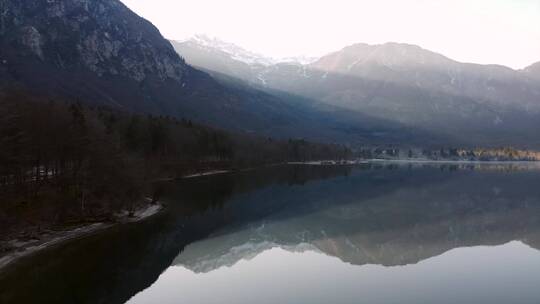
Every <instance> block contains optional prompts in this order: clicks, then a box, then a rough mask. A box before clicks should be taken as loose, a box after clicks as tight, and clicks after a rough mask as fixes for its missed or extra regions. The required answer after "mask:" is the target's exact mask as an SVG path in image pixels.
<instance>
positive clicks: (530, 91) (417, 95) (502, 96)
mask: <svg viewBox="0 0 540 304" xmlns="http://www.w3.org/2000/svg"><path fill="white" fill-rule="evenodd" d="M174 47H175V49H176V50H177V51H178V52H179V54H181V55H185V58H186V60H187V61H188V62H189V63H191V64H194V65H195V66H197V67H201V68H204V69H206V70H212V71H217V72H220V73H225V74H229V75H231V76H234V77H236V78H239V79H242V80H244V81H246V82H247V83H249V84H250V85H252V86H254V87H256V88H259V89H263V90H267V91H269V92H270V91H276V90H277V91H281V92H286V93H289V94H293V95H297V96H302V97H305V98H308V99H312V100H315V101H316V102H320V103H324V104H329V105H331V106H337V107H340V108H344V109H348V110H352V111H355V112H357V113H363V114H368V115H370V116H372V117H375V118H379V119H384V120H387V121H392V122H397V123H400V124H403V125H405V126H410V127H414V128H419V129H422V130H424V131H429V132H435V133H436V132H439V133H441V134H442V135H443V136H446V137H456V138H458V140H457V142H458V143H461V144H466V145H486V146H500V145H517V146H520V147H524V148H527V147H540V138H539V136H538V135H537V134H536V133H535V132H533V130H534V129H537V128H539V127H540V123H539V121H540V102H539V101H540V86H539V85H538V83H537V82H536V81H535V80H534V79H532V78H531V77H528V76H527V75H525V73H523V72H522V71H516V70H513V69H511V68H508V67H504V66H499V65H479V64H469V63H460V62H458V61H455V60H452V59H450V58H447V57H445V56H443V55H440V54H438V53H435V52H431V51H429V50H425V49H423V48H421V47H419V46H415V45H410V44H400V43H387V44H382V45H375V46H373V45H368V44H354V45H351V46H348V47H345V48H344V49H342V50H340V51H337V52H334V53H331V54H329V55H326V56H323V57H321V58H320V59H319V60H317V61H315V62H313V63H311V64H308V65H300V64H287V63H278V64H275V65H272V66H257V65H248V64H245V63H240V62H238V61H235V60H233V59H231V58H230V57H229V58H225V59H222V58H219V59H218V57H215V56H213V55H212V54H213V53H212V52H209V53H206V54H205V55H204V56H203V55H200V54H197V53H195V52H192V51H191V50H190V48H189V46H186V45H182V44H175V45H174ZM216 52H219V50H216ZM464 134H469V135H472V136H463V135H464ZM448 144H450V141H449V142H448Z"/></svg>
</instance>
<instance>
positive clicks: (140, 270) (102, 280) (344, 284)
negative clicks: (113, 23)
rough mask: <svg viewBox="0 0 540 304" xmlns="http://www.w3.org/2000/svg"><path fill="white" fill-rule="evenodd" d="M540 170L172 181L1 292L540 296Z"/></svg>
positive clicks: (527, 299) (60, 295) (22, 270)
mask: <svg viewBox="0 0 540 304" xmlns="http://www.w3.org/2000/svg"><path fill="white" fill-rule="evenodd" d="M539 181H540V170H538V169H537V168H536V166H534V165H530V166H529V165H526V164H524V165H515V164H508V165H482V166H474V165H412V164H410V165H395V164H391V165H388V164H372V165H363V166H356V167H317V166H281V167H274V168H267V169H261V170H256V171H253V172H244V173H237V174H229V175H221V176H214V177H205V178H201V179H193V180H186V181H180V182H175V183H165V184H162V185H159V188H160V189H159V191H160V192H161V193H162V196H163V200H164V201H165V202H167V203H168V208H167V211H166V212H165V213H164V214H161V215H159V216H158V217H157V218H155V219H153V220H151V221H149V222H148V223H143V224H140V225H130V226H128V227H120V228H117V229H114V230H113V231H109V232H107V233H103V234H100V235H97V236H94V237H91V238H87V239H84V240H79V241H77V242H74V243H70V244H66V245H65V246H62V247H60V248H55V249H52V250H50V251H47V252H45V253H43V254H40V255H37V256H35V257H33V258H32V259H28V260H27V261H24V263H21V264H20V265H18V266H17V267H14V269H13V270H12V271H10V272H9V273H7V274H5V275H3V276H0V284H2V285H0V286H6V287H7V289H3V290H0V300H2V301H0V302H2V303H4V302H3V301H8V300H9V301H13V302H14V303H15V302H16V303H33V302H34V303H35V300H36V299H39V301H38V302H39V303H74V301H75V302H77V303H124V302H126V301H128V300H129V299H130V298H131V297H133V296H134V295H136V296H135V297H133V298H132V299H131V301H132V302H133V303H156V302H159V303H169V302H170V303H179V302H184V301H185V302H187V303H212V302H216V303H252V302H253V301H254V298H253V297H254V296H256V295H257V292H260V296H261V297H266V298H264V299H262V298H259V299H258V300H257V301H256V302H258V303H265V302H268V303H270V302H272V301H271V300H272V299H273V300H275V301H274V302H279V303H298V302H300V303H303V302H306V303H328V302H333V303H358V301H360V300H365V301H367V302H369V303H408V302H407V299H408V300H411V301H413V302H410V303H432V302H433V299H436V298H437V297H439V300H440V301H436V303H455V301H450V300H451V299H460V301H461V300H463V301H466V302H470V301H472V302H475V301H477V302H480V303H482V301H487V300H490V299H491V300H492V301H491V302H485V303H505V302H504V301H503V300H509V299H510V298H508V297H512V296H514V295H516V294H518V292H519V293H521V294H522V297H521V298H519V300H520V301H517V302H516V301H514V302H513V303H538V302H540V293H539V291H538V290H537V288H529V286H530V285H531V284H530V283H531V282H533V283H534V282H538V281H539V279H540V253H539V252H538V251H537V249H540V247H539V246H540V187H538V185H539ZM478 246H482V247H478ZM486 246H489V247H486ZM492 246H495V247H492ZM463 247H473V248H463ZM483 256H485V258H482V257H483ZM502 261H507V262H502ZM170 265H172V266H171V267H169V266H170ZM475 265H476V266H475ZM396 266H399V267H396ZM467 269H470V271H468V270H467ZM503 269H506V271H507V272H508V271H509V270H511V271H512V272H511V273H510V272H508V273H509V275H512V277H513V278H514V279H516V280H518V281H516V282H520V283H519V284H520V285H519V288H517V287H516V286H515V285H516V284H518V283H515V284H514V283H511V282H510V281H507V280H505V279H504V278H502V277H497V275H498V274H502V273H504V271H503ZM459 271H462V272H461V273H460V272H459ZM160 274H161V276H160ZM276 276H278V277H276ZM460 276H461V278H463V280H462V281H460V280H458V278H459V277H460ZM270 277H272V280H271V281H272V282H274V283H273V284H271V283H269V282H268V280H269V278H270ZM302 278H303V282H304V283H301V282H302V280H301V279H302ZM474 278H476V279H478V280H480V279H482V280H484V281H482V282H481V284H480V283H479V284H480V285H479V284H471V282H477V281H474V280H473V281H471V280H472V279H474ZM285 282H294V284H296V285H298V286H297V287H298V288H299V289H298V290H297V291H296V292H294V293H293V292H292V291H290V290H289V289H287V288H285V287H284V286H282V285H281V284H285ZM382 282H388V284H390V285H388V286H386V287H385V286H383V285H382ZM436 282H438V283H436ZM218 283H219V284H218ZM197 284H199V285H197ZM200 284H203V285H200ZM216 284H217V285H216ZM220 284H222V285H220ZM223 284H224V285H223ZM467 284H468V285H467ZM482 284H483V285H482ZM490 284H493V286H496V285H497V284H498V285H500V286H497V287H496V288H499V291H500V292H505V293H506V294H507V295H508V297H506V298H505V297H502V296H501V295H500V294H499V293H494V292H491V293H490V292H487V291H486V290H484V291H485V292H482V286H491V285H490ZM197 286H198V287H197ZM219 286H222V287H219ZM223 286H228V287H229V288H230V289H226V288H225V287H223ZM242 286H243V288H240V287H242ZM325 286H326V287H325ZM328 286H334V287H335V288H334V289H332V288H330V289H329V287H328ZM390 287H391V288H392V290H393V292H388V290H386V289H387V288H390ZM234 288H238V289H234ZM302 288H304V289H302ZM385 288H386V289H385ZM143 290H144V291H143ZM254 290H255V291H254ZM261 290H265V291H264V292H263V291H261ZM288 290H289V291H290V293H287V291H288ZM29 291H30V292H29ZM141 291H143V292H141ZM323 291H325V292H327V293H330V294H329V295H326V297H324V296H323V295H324V294H323ZM139 292H140V293H139ZM337 293H339V294H340V295H342V296H341V297H337V298H336V297H334V298H333V300H331V299H330V298H328V297H329V296H331V294H334V295H335V294H337ZM451 293H454V294H455V293H459V294H460V296H461V297H458V298H454V297H449V295H450V294H451ZM399 294H402V295H403V296H404V297H402V300H403V301H400V299H399V297H398V295H399ZM406 295H410V297H408V298H407V297H405V296H406ZM421 295H424V296H421ZM495 295H496V296H498V298H497V297H494V298H492V297H491V296H495ZM315 296H318V297H319V298H320V299H326V301H322V300H321V301H319V302H318V301H315V300H313V299H314V298H313V297H315ZM359 297H362V298H361V299H360V298H359ZM445 297H446V298H445ZM443 298H444V299H445V300H444V301H443V300H442V299H443ZM167 301H169V302H167ZM250 301H251V302H250ZM458 302H459V301H458ZM6 303H11V302H6Z"/></svg>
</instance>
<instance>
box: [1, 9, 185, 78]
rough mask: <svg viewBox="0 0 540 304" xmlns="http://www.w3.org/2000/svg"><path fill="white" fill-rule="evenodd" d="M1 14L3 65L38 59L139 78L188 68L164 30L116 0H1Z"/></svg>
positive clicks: (176, 73) (173, 74)
mask: <svg viewBox="0 0 540 304" xmlns="http://www.w3.org/2000/svg"><path fill="white" fill-rule="evenodd" d="M0 13H1V15H0V18H1V19H0V33H1V34H2V39H1V40H2V45H3V46H7V49H5V48H3V49H4V50H3V51H1V55H2V59H3V60H4V64H8V65H9V64H17V63H18V61H21V60H23V61H39V62H42V63H47V64H49V65H52V66H54V67H56V68H59V69H63V70H80V69H85V70H88V71H91V72H92V73H95V74H96V75H97V76H99V77H102V76H111V75H114V76H116V75H117V76H123V77H127V78H129V79H133V80H135V81H138V82H141V81H144V80H146V79H148V78H156V79H159V80H161V81H164V80H166V79H173V80H176V81H182V78H183V76H184V74H185V73H186V65H185V63H184V62H183V60H181V59H180V58H179V56H178V55H177V54H176V52H175V51H174V50H173V48H172V46H171V45H170V44H169V43H168V42H167V41H165V40H163V38H162V37H161V34H160V33H159V31H158V30H157V29H156V28H155V27H154V26H153V25H152V24H150V23H149V22H147V21H146V20H144V19H141V18H140V17H138V16H137V15H135V14H134V13H133V12H131V11H130V10H129V9H128V8H127V7H125V6H124V5H123V4H122V3H121V2H119V1H116V0H32V1H30V0H22V1H15V0H1V2H0ZM6 61H7V62H6Z"/></svg>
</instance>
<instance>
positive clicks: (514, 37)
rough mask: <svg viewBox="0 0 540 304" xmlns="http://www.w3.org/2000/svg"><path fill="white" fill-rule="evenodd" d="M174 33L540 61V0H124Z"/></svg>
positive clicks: (277, 48)
mask: <svg viewBox="0 0 540 304" xmlns="http://www.w3.org/2000/svg"><path fill="white" fill-rule="evenodd" d="M122 1H123V2H124V3H125V4H126V5H128V6H129V7H130V8H131V9H133V10H134V11H135V12H137V13H138V14H140V15H141V16H143V17H145V18H147V19H149V20H150V21H151V22H152V23H154V24H155V25H156V26H157V27H158V28H159V29H160V30H161V32H162V34H163V35H164V36H165V37H167V38H170V39H183V38H187V37H189V36H192V35H194V34H198V33H205V34H208V35H210V36H215V37H219V38H221V39H223V40H226V41H230V42H233V43H236V44H238V45H240V46H243V47H245V48H247V49H249V50H252V51H255V52H258V53H262V54H265V55H269V56H273V57H287V56H296V55H310V56H319V55H323V54H326V53H329V52H332V51H336V50H339V49H341V48H343V47H344V46H347V45H350V44H353V43H357V42H365V43H370V44H377V43H384V42H388V41H393V42H406V43H411V44H417V45H420V46H422V47H424V48H426V49H430V50H433V51H436V52H439V53H442V54H444V55H446V56H448V57H451V58H453V59H456V60H459V61H465V62H476V63H497V64H503V65H507V66H510V67H513V68H523V67H525V66H527V65H529V64H532V63H533V62H537V61H540V0H377V1H375V0H372V1H368V0H320V1H317V0H271V1H270V0H267V1H259V0H192V1H178V0H122Z"/></svg>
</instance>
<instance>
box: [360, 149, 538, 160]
mask: <svg viewBox="0 0 540 304" xmlns="http://www.w3.org/2000/svg"><path fill="white" fill-rule="evenodd" d="M357 154H358V155H359V156H360V157H361V158H364V159H372V158H378V159H409V160H445V161H540V152H537V151H530V150H520V149H516V148H512V147H500V148H431V149H413V148H395V147H392V148H380V147H377V148H370V149H367V148H366V149H360V150H359V151H358V153H357Z"/></svg>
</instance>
